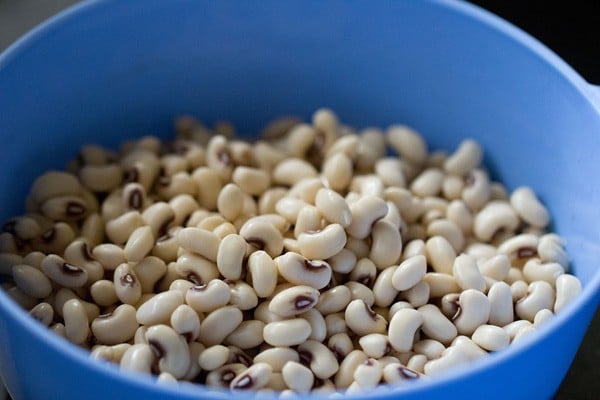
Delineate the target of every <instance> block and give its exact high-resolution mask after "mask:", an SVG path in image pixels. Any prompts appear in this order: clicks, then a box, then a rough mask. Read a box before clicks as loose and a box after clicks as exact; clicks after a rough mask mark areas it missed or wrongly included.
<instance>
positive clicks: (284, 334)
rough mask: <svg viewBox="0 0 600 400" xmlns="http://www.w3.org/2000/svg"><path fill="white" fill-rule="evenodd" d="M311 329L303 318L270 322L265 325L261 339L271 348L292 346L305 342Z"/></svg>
mask: <svg viewBox="0 0 600 400" xmlns="http://www.w3.org/2000/svg"><path fill="white" fill-rule="evenodd" d="M310 332H311V327H310V324H309V323H308V321H306V320H305V319H303V318H295V319H288V320H285V321H275V322H270V323H268V324H266V325H265V327H264V330H263V337H264V340H265V342H267V343H269V344H270V345H272V346H294V345H298V344H300V343H303V342H305V341H306V340H307V339H308V337H309V336H310Z"/></svg>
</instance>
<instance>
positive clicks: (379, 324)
mask: <svg viewBox="0 0 600 400" xmlns="http://www.w3.org/2000/svg"><path fill="white" fill-rule="evenodd" d="M344 316H345V321H346V324H347V325H348V327H349V328H350V329H351V330H352V331H353V332H354V333H356V334H357V335H360V336H364V335H367V334H369V333H385V331H386V328H387V322H386V320H385V319H384V318H383V317H382V316H381V315H379V314H377V313H375V312H374V311H373V310H372V309H371V307H369V306H368V305H367V303H365V302H364V301H363V300H360V299H357V300H353V301H351V302H350V304H348V307H346V311H345V315H344Z"/></svg>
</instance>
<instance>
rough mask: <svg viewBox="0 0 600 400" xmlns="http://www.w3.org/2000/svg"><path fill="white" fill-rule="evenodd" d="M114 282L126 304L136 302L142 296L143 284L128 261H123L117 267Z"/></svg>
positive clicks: (118, 295)
mask: <svg viewBox="0 0 600 400" xmlns="http://www.w3.org/2000/svg"><path fill="white" fill-rule="evenodd" d="M113 283H114V285H115V293H116V294H117V297H118V298H119V300H120V301H121V302H123V303H125V304H135V303H137V302H138V301H139V299H140V297H141V296H142V285H140V281H139V279H138V278H137V275H136V274H135V271H134V269H133V268H132V267H131V265H130V264H128V263H123V264H121V265H119V266H118V267H117V268H116V269H115V273H114V276H113Z"/></svg>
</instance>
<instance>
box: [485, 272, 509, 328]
mask: <svg viewBox="0 0 600 400" xmlns="http://www.w3.org/2000/svg"><path fill="white" fill-rule="evenodd" d="M487 295H488V299H489V302H490V318H489V320H488V323H489V324H491V325H497V326H505V325H508V324H509V323H511V322H513V319H514V312H513V298H512V293H511V290H510V286H509V285H508V284H507V283H506V282H502V281H499V282H495V283H494V284H493V285H492V286H491V287H490V289H489V291H488V294H487Z"/></svg>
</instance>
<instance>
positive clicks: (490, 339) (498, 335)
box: [473, 325, 510, 351]
mask: <svg viewBox="0 0 600 400" xmlns="http://www.w3.org/2000/svg"><path fill="white" fill-rule="evenodd" d="M509 340H510V338H509V337H508V334H507V333H506V331H504V330H503V329H502V328H500V327H498V326H495V325H481V326H479V327H478V328H477V329H476V330H475V332H473V342H475V343H476V344H477V345H479V346H480V347H482V348H484V349H485V350H487V351H498V350H502V349H503V348H505V347H507V346H508V344H509Z"/></svg>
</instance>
